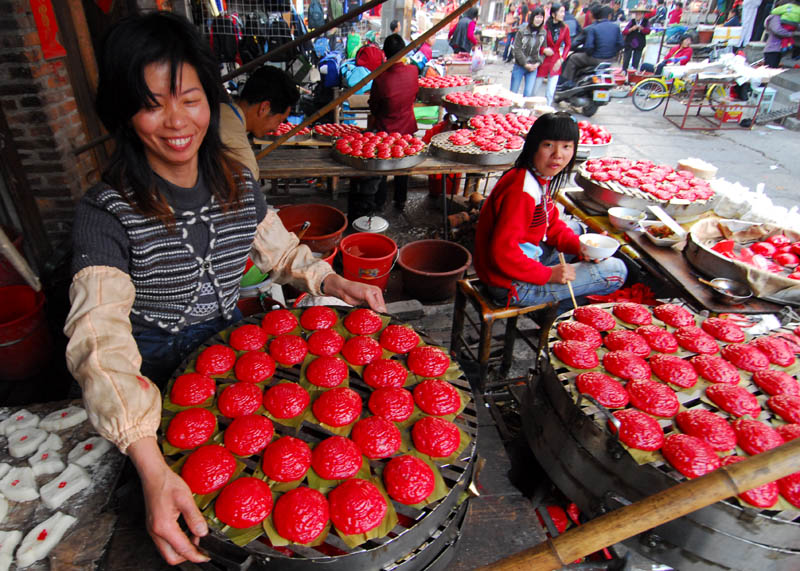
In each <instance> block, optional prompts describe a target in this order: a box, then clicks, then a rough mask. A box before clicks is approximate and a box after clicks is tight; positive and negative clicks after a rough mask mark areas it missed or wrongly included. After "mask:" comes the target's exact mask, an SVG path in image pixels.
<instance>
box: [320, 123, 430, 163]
mask: <svg viewBox="0 0 800 571" xmlns="http://www.w3.org/2000/svg"><path fill="white" fill-rule="evenodd" d="M426 151H427V146H426V145H425V143H423V142H422V139H420V138H418V137H414V136H413V135H401V134H400V133H386V132H384V131H379V132H378V133H360V134H353V135H346V136H344V137H342V138H340V139H337V140H336V144H335V145H334V146H333V149H332V150H331V153H332V156H333V158H334V160H336V161H338V162H340V163H344V164H346V165H348V166H350V167H353V168H355V169H360V170H366V171H389V170H399V169H407V168H411V167H413V166H416V165H418V164H419V163H421V162H422V161H424V160H425V158H426V157H427V156H428V155H427V152H426Z"/></svg>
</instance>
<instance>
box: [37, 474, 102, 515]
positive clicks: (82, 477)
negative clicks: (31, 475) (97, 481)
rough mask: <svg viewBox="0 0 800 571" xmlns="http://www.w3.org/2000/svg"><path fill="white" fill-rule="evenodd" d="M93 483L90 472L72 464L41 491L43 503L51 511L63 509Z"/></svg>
mask: <svg viewBox="0 0 800 571" xmlns="http://www.w3.org/2000/svg"><path fill="white" fill-rule="evenodd" d="M91 483H92V479H91V478H90V477H89V474H88V472H86V470H84V469H83V468H81V467H80V466H78V465H77V464H70V465H69V466H67V467H66V469H65V470H64V471H63V472H61V473H60V474H59V475H58V476H56V477H55V478H53V479H52V480H50V481H49V482H47V483H46V484H45V485H44V486H42V487H41V488H40V489H39V495H40V496H41V497H42V503H43V504H44V505H46V506H47V507H48V508H50V509H51V510H54V509H58V508H59V507H61V504H63V503H64V502H65V501H66V500H68V499H69V498H71V497H72V496H74V495H75V494H77V493H78V492H80V491H81V490H83V489H85V488H88V487H89V485H90V484H91Z"/></svg>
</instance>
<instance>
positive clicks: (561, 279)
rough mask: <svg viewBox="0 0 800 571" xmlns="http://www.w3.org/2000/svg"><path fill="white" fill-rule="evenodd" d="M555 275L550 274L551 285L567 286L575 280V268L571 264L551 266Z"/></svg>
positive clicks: (548, 281)
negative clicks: (566, 284)
mask: <svg viewBox="0 0 800 571" xmlns="http://www.w3.org/2000/svg"><path fill="white" fill-rule="evenodd" d="M550 269H551V270H553V273H552V274H550V279H549V280H547V283H549V284H565V283H567V282H571V281H572V280H574V279H575V268H574V267H572V265H571V264H558V265H557V266H550Z"/></svg>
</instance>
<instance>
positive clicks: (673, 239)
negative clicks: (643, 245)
mask: <svg viewBox="0 0 800 571" xmlns="http://www.w3.org/2000/svg"><path fill="white" fill-rule="evenodd" d="M639 225H640V226H641V227H642V230H644V235H645V236H647V237H648V238H649V239H650V241H651V242H652V243H653V244H655V245H656V246H662V247H665V248H668V247H670V246H674V245H675V244H677V243H678V242H680V241H681V240H682V238H679V237H678V236H676V235H675V234H674V233H671V234H670V235H669V236H665V237H663V238H660V237H658V236H654V235H653V234H651V233H650V231H649V228H650V227H652V226H663V227H664V228H666V227H667V225H666V224H664V223H663V222H661V220H644V221H642V222H640V223H639ZM670 232H672V231H671V230H670Z"/></svg>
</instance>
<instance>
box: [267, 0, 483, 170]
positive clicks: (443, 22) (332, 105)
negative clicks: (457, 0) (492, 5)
mask: <svg viewBox="0 0 800 571" xmlns="http://www.w3.org/2000/svg"><path fill="white" fill-rule="evenodd" d="M477 1H478V0H467V1H466V2H464V3H463V4H462V5H461V6H459V7H458V8H456V9H455V10H454V11H453V12H451V13H450V14H448V15H447V16H445V17H444V18H443V19H442V20H441V21H440V22H439V23H438V24H436V25H435V26H434V27H433V28H431V29H430V30H428V31H427V32H425V33H424V34H422V35H421V36H418V37H417V39H416V40H414V41H413V42H411V43H410V44H408V45H407V46H406V47H404V48H403V49H402V50H400V51H399V52H397V53H396V54H394V55H393V56H392V57H390V58H389V59H388V60H387V61H386V62H384V63H383V64H381V66H380V67H378V68H377V69H376V70H375V71H373V72H372V73H370V74H369V75H368V76H366V77H365V78H364V79H362V80H361V81H359V82H358V83H356V84H355V85H354V86H353V87H351V88H350V89H348V90H347V91H345V92H344V93H342V94H341V95H340V96H339V97H338V98H336V99H334V100H333V101H331V102H330V103H328V104H327V105H326V106H325V107H323V108H322V109H320V110H319V111H317V112H316V113H314V114H313V115H312V116H311V117H307V118H306V120H305V121H303V122H302V123H300V124H299V125H297V126H295V127H294V129H292V130H291V131H289V132H288V133H286V134H284V135H281V136H280V137H278V138H277V139H276V140H275V141H274V142H273V143H272V144H271V145H270V146H269V147H267V148H266V149H264V150H262V151H261V152H260V153H258V154H257V155H256V160H258V159H262V158H264V157H266V156H267V155H268V154H270V153H271V152H272V151H274V150H275V149H277V148H278V147H280V146H281V145H282V144H283V143H284V142H286V141H287V140H289V139H290V138H292V137H293V136H294V135H295V133H297V132H299V131H300V129H302V128H304V127H306V126H308V125H311V124H312V123H314V121H316V120H317V119H319V118H320V117H322V116H324V115H325V114H326V113H328V112H329V111H331V110H332V109H334V108H335V107H336V106H337V105H339V104H340V103H341V102H342V101H344V100H345V99H347V98H348V97H350V96H351V95H353V94H354V93H355V92H356V91H358V90H359V89H361V88H362V87H364V86H365V85H366V84H368V83H369V82H370V81H372V80H373V79H375V78H376V77H378V76H379V75H380V74H382V73H383V72H384V71H386V70H387V69H389V68H390V67H392V66H393V65H394V64H395V63H397V62H398V61H400V60H401V59H402V58H403V57H404V56H405V55H406V54H407V53H409V52H411V51H412V50H415V49H417V47H419V46H421V45H422V44H423V43H424V42H425V41H426V40H427V39H428V38H430V37H431V36H435V35H436V33H437V32H438V31H439V30H441V29H442V28H444V27H445V26H447V25H448V24H449V23H450V22H451V21H452V20H454V19H455V18H457V17H459V16H461V14H462V13H463V12H465V11H466V10H467V9H468V8H469V7H470V6H472V5H473V4H475V3H476V2H477Z"/></svg>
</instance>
